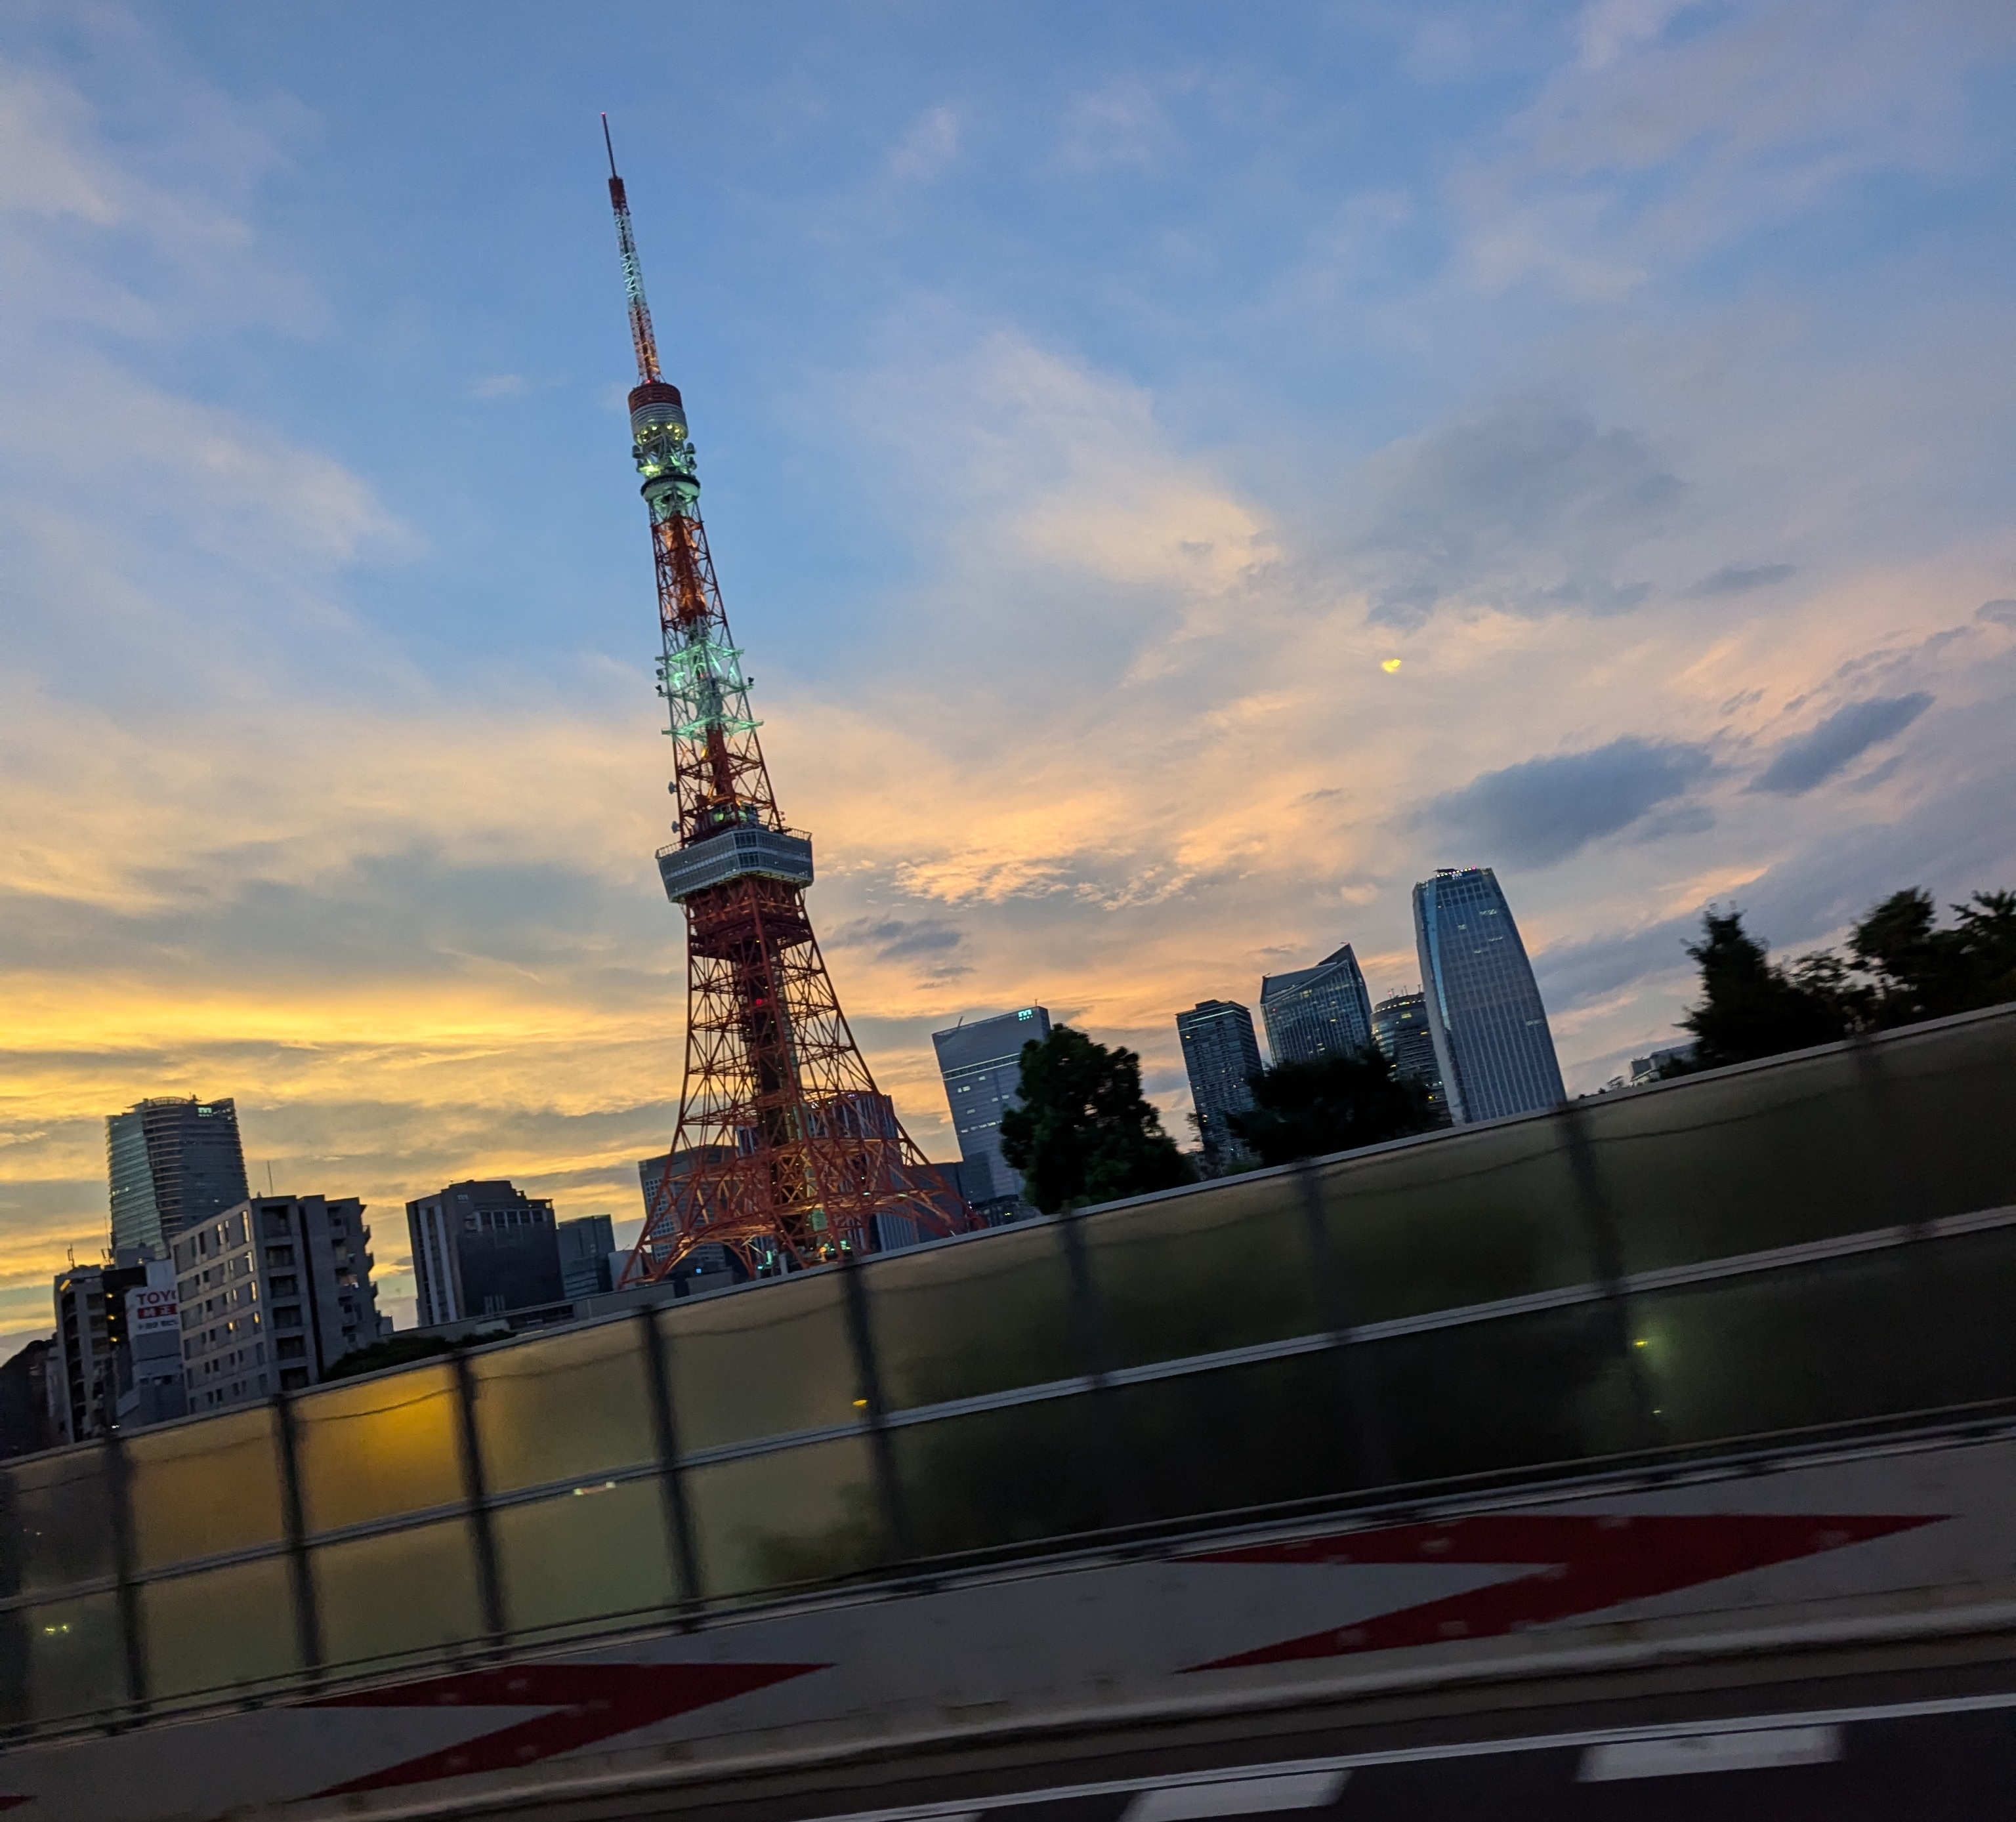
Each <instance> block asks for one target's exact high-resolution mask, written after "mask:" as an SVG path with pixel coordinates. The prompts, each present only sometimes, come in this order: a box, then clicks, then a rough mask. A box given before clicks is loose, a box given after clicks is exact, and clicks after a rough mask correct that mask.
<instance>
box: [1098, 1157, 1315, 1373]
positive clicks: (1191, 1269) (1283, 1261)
mask: <svg viewBox="0 0 2016 1822" xmlns="http://www.w3.org/2000/svg"><path fill="white" fill-rule="evenodd" d="M1082 1232H1083V1234H1084V1235H1085V1253H1086V1256H1087V1259H1088V1260H1089V1263H1090V1267H1091V1270H1092V1281H1093V1286H1094V1287H1095V1288H1096V1290H1097V1292H1098V1293H1099V1304H1100V1312H1101V1313H1102V1315H1103V1318H1104V1321H1105V1323H1106V1325H1107V1335H1108V1338H1109V1344H1110V1345H1111V1347H1112V1349H1113V1350H1114V1359H1113V1362H1112V1364H1114V1365H1115V1366H1121V1367H1136V1366H1147V1365H1148V1364H1150V1363H1152V1362H1154V1361H1157V1360H1182V1359H1184V1358H1186V1357H1188V1356H1190V1355H1192V1354H1208V1353H1217V1352H1219V1350H1220V1349H1225V1348H1236V1347H1246V1346H1250V1345H1251V1344H1252V1343H1254V1342H1263V1341H1281V1340H1285V1339H1288V1338H1289V1337H1291V1336H1293V1335H1310V1334H1313V1333H1315V1332H1316V1331H1317V1330H1319V1328H1322V1326H1323V1321H1322V1318H1321V1317H1320V1315H1319V1313H1318V1308H1317V1299H1316V1274H1314V1273H1313V1272H1312V1270H1310V1269H1309V1217H1308V1216H1307V1214H1306V1213H1305V1212H1304V1208H1303V1203H1302V1188H1301V1184H1299V1183H1298V1181H1295V1179H1294V1177H1292V1176H1275V1175H1273V1174H1269V1175H1267V1176H1265V1177H1231V1178H1228V1179H1226V1180H1225V1181H1222V1182H1219V1183H1215V1184H1211V1186H1210V1187H1209V1188H1203V1189H1197V1190H1193V1191H1190V1192H1189V1193H1188V1194H1186V1195H1175V1196H1171V1197H1169V1198H1168V1199H1167V1200H1165V1201H1162V1202H1147V1203H1144V1204H1143V1205H1142V1206H1139V1207H1136V1208H1131V1209H1112V1210H1111V1211H1109V1212H1107V1213H1101V1214H1093V1215H1088V1216H1085V1219H1084V1222H1083V1225H1082Z"/></svg>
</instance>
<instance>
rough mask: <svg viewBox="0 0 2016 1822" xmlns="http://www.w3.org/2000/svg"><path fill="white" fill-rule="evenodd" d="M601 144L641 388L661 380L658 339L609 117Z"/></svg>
mask: <svg viewBox="0 0 2016 1822" xmlns="http://www.w3.org/2000/svg"><path fill="white" fill-rule="evenodd" d="M602 142H603V145H604V146H607V148H608V150H609V206H610V207H611V208H612V209H614V210H615V211H616V246H617V251H618V252H619V253H621V255H622V256H623V289H624V290H625V293H627V294H628V296H629V299H630V342H631V345H632V347H634V348H635V350H637V379H638V383H639V384H640V385H643V386H651V385H654V384H656V383H659V382H661V381H662V380H663V379H664V377H665V376H664V373H663V372H661V371H660V369H659V366H658V338H657V336H656V334H654V333H653V331H652V329H651V307H650V304H646V302H645V301H644V268H643V266H641V265H640V264H638V261H637V236H636V235H635V234H634V233H633V232H631V228H630V203H629V199H628V197H627V196H625V195H624V193H623V180H622V178H620V177H618V176H617V174H616V142H615V141H614V140H613V139H611V138H610V136H609V117H608V115H607V114H604V115H603V117H602Z"/></svg>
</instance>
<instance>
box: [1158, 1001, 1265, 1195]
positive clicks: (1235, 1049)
mask: <svg viewBox="0 0 2016 1822" xmlns="http://www.w3.org/2000/svg"><path fill="white" fill-rule="evenodd" d="M1176 1036H1177V1038H1178V1039H1179V1040H1180V1041H1181V1043H1182V1044H1183V1067H1184V1069H1186V1070H1187V1071H1188V1072H1189V1073H1190V1104H1191V1105H1192V1106H1193V1107H1194V1108H1195V1109H1197V1136H1198V1137H1200V1138H1201V1140H1202V1141H1204V1155H1205V1157H1207V1158H1208V1159H1210V1160H1211V1162H1212V1163H1219V1161H1221V1160H1222V1159H1227V1158H1232V1157H1236V1156H1237V1155H1238V1154H1239V1153H1240V1152H1242V1151H1243V1150H1244V1147H1243V1146H1242V1145H1240V1142H1239V1141H1238V1139H1237V1137H1235V1136H1234V1135H1233V1130H1232V1128H1231V1127H1230V1126H1229V1124H1227V1123H1226V1122H1227V1117H1228V1116H1229V1115H1232V1114H1235V1113H1244V1112H1246V1111H1247V1109H1249V1108H1250V1107H1251V1106H1252V1105H1253V1091H1252V1090H1251V1088H1250V1087H1247V1083H1248V1082H1249V1081H1250V1080H1251V1079H1252V1078H1253V1077H1254V1076H1257V1075H1258V1074H1259V1073H1260V1045H1259V1042H1258V1040H1257V1039H1256V1038H1255V1037H1254V1035H1253V1015H1252V1014H1251V1012H1247V1009H1246V1008H1244V1006H1242V1005H1240V1004H1238V1003H1237V1001H1233V1000H1200V1001H1197V1004H1196V1005H1195V1006H1193V1007H1192V1008H1190V1011H1189V1012H1179V1013H1178V1014H1177V1015H1176Z"/></svg>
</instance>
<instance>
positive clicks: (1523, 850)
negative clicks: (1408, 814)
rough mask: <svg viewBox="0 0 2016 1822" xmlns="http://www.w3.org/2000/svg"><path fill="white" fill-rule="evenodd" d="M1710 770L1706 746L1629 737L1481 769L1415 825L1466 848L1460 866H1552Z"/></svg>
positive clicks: (1633, 820) (1678, 794)
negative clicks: (1476, 862)
mask: <svg viewBox="0 0 2016 1822" xmlns="http://www.w3.org/2000/svg"><path fill="white" fill-rule="evenodd" d="M1712 767H1713V761H1712V760H1711V758H1710V757H1709V755H1708V749H1707V748H1706V747H1705V746H1693V745H1688V744H1686V743H1683V742H1657V741H1647V740H1640V739H1636V737H1635V736H1633V735H1625V737H1624V738H1622V739H1618V740H1613V741H1611V742H1610V743H1609V745H1607V746H1599V747H1595V748H1593V749H1590V750H1589V751H1588V752H1586V753H1561V754H1558V755H1556V756H1552V757H1549V758H1545V759H1529V760H1523V761H1521V763H1520V764H1517V765H1512V766H1507V767H1503V769H1501V770H1499V771H1494V772H1485V773H1484V774H1481V776H1479V777H1478V778H1473V779H1471V782H1469V783H1468V784H1467V785H1463V787H1462V788H1461V789H1459V790H1455V791H1451V792H1447V793H1445V795H1444V796H1440V797H1437V798H1435V799H1434V800H1431V802H1430V803H1428V804H1427V806H1426V807H1425V808H1424V809H1423V810H1420V811H1419V812H1417V815H1416V818H1415V820H1416V821H1417V823H1420V824H1424V825H1427V826H1429V827H1431V828H1435V829H1436V830H1438V832H1440V833H1441V835H1442V838H1443V839H1444V841H1445V843H1460V844H1463V846H1464V857H1465V858H1466V859H1467V858H1468V857H1470V856H1471V855H1475V856H1477V857H1479V858H1480V859H1481V860H1483V861H1489V862H1492V863H1502V862H1503V861H1514V862H1518V863H1522V864H1525V865H1528V866H1534V867H1545V866H1551V865H1553V864H1554V863H1555V862H1556V861H1564V860H1566V859H1567V858H1568V857H1569V856H1570V855H1571V854H1576V853H1578V852H1579V851H1580V850H1582V849H1583V848H1585V847H1586V846H1588V845H1589V843H1591V842H1593V841H1597V840H1600V839H1601V838H1602V837H1604V836H1609V835H1615V834H1616V833H1618V831H1620V830H1622V829H1625V828H1629V827H1630V826H1631V825H1633V823H1636V822H1637V821H1639V820H1640V818H1643V817H1644V816H1646V815H1647V814H1648V813H1649V812H1651V811H1652V810H1656V809H1657V808H1658V807H1659V806H1660V805H1661V804H1665V803H1672V800H1674V799H1676V798H1679V797H1683V796H1686V794H1687V792H1689V791H1690V790H1691V789H1693V788H1694V786H1695V785H1697V784H1698V783H1700V782H1701V781H1702V780H1703V779H1704V778H1706V777H1707V775H1708V773H1709V771H1711V770H1712ZM1700 826H1701V825H1700V824H1699V823H1698V821H1692V822H1687V823H1683V824H1680V825H1677V828H1674V829H1669V830H1667V831H1661V832H1679V831H1681V830H1690V829H1691V828H1698V827H1700Z"/></svg>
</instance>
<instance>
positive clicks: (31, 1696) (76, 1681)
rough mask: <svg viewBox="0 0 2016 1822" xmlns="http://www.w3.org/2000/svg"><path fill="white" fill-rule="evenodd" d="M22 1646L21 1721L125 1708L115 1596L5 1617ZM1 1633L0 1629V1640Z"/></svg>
mask: <svg viewBox="0 0 2016 1822" xmlns="http://www.w3.org/2000/svg"><path fill="white" fill-rule="evenodd" d="M6 1625H7V1627H8V1628H10V1629H12V1628H17V1629H18V1630H17V1631H16V1637H18V1638H19V1640H20V1643H21V1644H22V1645H23V1647H24V1650H23V1659H22V1661H23V1667H24V1668H25V1670H26V1673H27V1674H26V1676H25V1677H24V1678H23V1681H24V1683H25V1684H26V1686H27V1687H26V1694H27V1700H26V1702H24V1703H23V1704H22V1705H21V1706H22V1709H23V1712H22V1714H21V1718H22V1719H23V1720H26V1721H30V1722H34V1721H55V1720H64V1719H66V1718H67V1717H70V1716H82V1715H109V1714H112V1713H114V1712H117V1710H119V1709H122V1708H124V1706H125V1705H126V1648H125V1643H124V1637H123V1635H122V1634H121V1630H120V1626H119V1597H118V1596H117V1595H116V1594H113V1593H111V1592H110V1590H107V1591H106V1593H104V1594H75V1595H73V1596H71V1597H70V1599H68V1600H67V1601H51V1602H50V1603H49V1605H46V1606H41V1607H27V1608H22V1609H20V1611H19V1612H18V1613H16V1614H10V1615H8V1616H7V1620H6ZM0 1637H5V1630H0Z"/></svg>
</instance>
